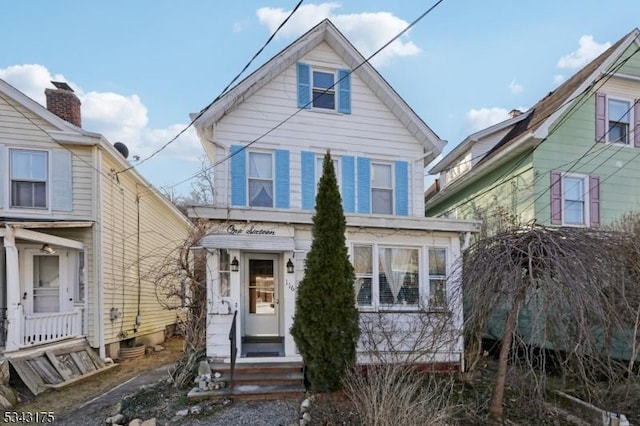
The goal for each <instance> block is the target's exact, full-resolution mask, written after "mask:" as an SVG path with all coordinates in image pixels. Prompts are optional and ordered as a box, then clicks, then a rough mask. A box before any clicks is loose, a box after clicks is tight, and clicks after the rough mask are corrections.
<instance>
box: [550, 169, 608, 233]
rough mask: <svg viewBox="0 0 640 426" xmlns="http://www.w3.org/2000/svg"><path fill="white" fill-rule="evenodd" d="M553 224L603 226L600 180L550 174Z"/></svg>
mask: <svg viewBox="0 0 640 426" xmlns="http://www.w3.org/2000/svg"><path fill="white" fill-rule="evenodd" d="M550 207H551V223H552V224H553V225H567V226H599V225H600V178H599V177H598V176H588V175H581V174H575V173H564V172H561V171H558V170H552V171H551V206H550Z"/></svg>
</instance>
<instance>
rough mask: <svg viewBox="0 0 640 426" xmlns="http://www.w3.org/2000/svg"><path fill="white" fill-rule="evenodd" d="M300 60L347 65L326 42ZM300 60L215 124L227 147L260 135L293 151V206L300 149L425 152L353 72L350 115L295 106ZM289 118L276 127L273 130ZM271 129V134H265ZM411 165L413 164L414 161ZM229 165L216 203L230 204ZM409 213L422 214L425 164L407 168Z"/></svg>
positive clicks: (297, 200) (383, 155)
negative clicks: (320, 111)
mask: <svg viewBox="0 0 640 426" xmlns="http://www.w3.org/2000/svg"><path fill="white" fill-rule="evenodd" d="M300 61H303V62H305V63H308V64H310V65H311V67H312V68H313V67H322V68H327V69H348V68H349V66H348V65H347V64H345V63H344V62H343V61H342V60H341V59H340V58H339V57H338V56H337V55H336V54H335V53H334V52H333V51H332V50H331V48H330V47H329V46H328V45H327V44H326V43H321V44H320V45H318V46H317V47H316V48H314V49H313V50H312V51H310V52H309V53H308V54H306V55H305V56H304V57H303V58H300ZM296 93H297V80H296V64H295V63H294V64H292V65H291V66H290V67H288V68H287V69H285V70H284V71H283V73H282V74H280V75H278V76H276V77H275V78H273V80H271V81H270V82H268V83H267V84H266V85H265V86H264V87H262V88H261V89H259V90H258V91H257V92H256V93H255V94H253V95H252V96H250V97H248V98H247V99H244V101H243V102H242V103H240V104H238V105H237V108H235V109H233V110H231V111H229V112H228V113H227V114H226V115H225V116H224V117H223V118H222V119H221V120H220V121H219V122H218V123H217V124H216V141H217V142H218V143H220V144H221V145H223V146H231V145H243V144H247V143H249V142H250V141H252V140H255V139H257V138H259V137H260V138H261V139H260V141H259V144H258V145H259V146H260V147H261V148H265V149H282V148H284V147H286V149H288V150H289V151H290V152H291V162H290V167H291V169H290V182H291V189H290V190H291V198H290V201H291V208H292V209H299V208H300V206H301V204H302V197H301V188H300V182H301V173H303V172H302V170H301V169H300V152H301V151H303V150H309V149H310V147H323V148H322V150H323V151H324V150H325V148H329V149H330V150H331V155H332V156H335V157H342V156H344V155H349V156H353V157H360V156H362V155H365V153H366V156H368V157H370V158H371V161H372V162H375V161H376V160H378V161H388V162H391V161H395V160H406V159H416V158H420V157H421V156H423V155H424V151H423V146H422V144H421V142H420V141H417V140H416V138H415V137H414V136H413V135H412V133H411V132H410V130H409V129H407V127H406V126H405V125H404V124H403V123H402V122H401V121H400V120H398V118H397V117H396V116H395V115H394V114H393V113H392V112H391V111H390V110H389V108H388V107H387V106H386V105H385V104H384V103H383V102H382V101H381V100H380V98H379V97H378V96H377V95H376V94H375V93H374V92H373V91H372V90H371V89H370V88H369V86H368V85H367V83H366V82H365V81H363V80H362V79H360V77H359V75H358V73H357V72H355V73H353V74H352V75H351V106H352V112H351V114H344V115H341V114H332V113H318V110H312V111H309V110H303V111H300V112H299V113H297V114H295V115H294V116H293V117H290V116H291V115H292V114H293V113H294V112H296V111H297V110H298V108H297V106H296ZM285 119H288V120H287V122H286V123H285V124H284V125H282V126H280V127H279V128H277V129H276V130H275V131H273V128H274V127H275V126H276V125H278V124H279V123H281V122H282V121H283V120H285ZM269 131H271V133H269V134H267V135H266V136H265V134H266V133H267V132H269ZM215 155H216V157H215V160H216V161H218V160H221V159H222V158H224V155H225V153H224V152H223V150H222V149H220V148H216V153H215ZM411 165H413V164H411ZM228 167H229V165H228V164H227V163H226V162H223V163H222V164H221V165H220V167H216V168H215V169H214V173H215V179H214V181H215V185H216V188H215V189H216V191H215V205H216V206H218V207H222V206H226V205H228V202H229V201H228V200H230V197H229V187H228V185H229V181H228V179H227V176H228V174H229V169H228ZM409 170H410V175H409V177H408V181H409V188H410V189H409V197H408V199H409V216H419V217H423V216H424V197H423V189H424V182H423V168H422V167H421V166H420V167H409Z"/></svg>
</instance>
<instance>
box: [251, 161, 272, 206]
mask: <svg viewBox="0 0 640 426" xmlns="http://www.w3.org/2000/svg"><path fill="white" fill-rule="evenodd" d="M248 186H249V205H250V206H253V207H273V159H272V155H271V153H266V152H249V185H248Z"/></svg>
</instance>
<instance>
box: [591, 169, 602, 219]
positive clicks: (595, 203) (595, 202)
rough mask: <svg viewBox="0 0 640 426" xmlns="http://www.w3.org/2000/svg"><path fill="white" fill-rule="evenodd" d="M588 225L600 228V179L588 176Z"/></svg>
mask: <svg viewBox="0 0 640 426" xmlns="http://www.w3.org/2000/svg"><path fill="white" fill-rule="evenodd" d="M589 224H590V225H591V226H593V227H598V226H600V178H599V177H598V176H589Z"/></svg>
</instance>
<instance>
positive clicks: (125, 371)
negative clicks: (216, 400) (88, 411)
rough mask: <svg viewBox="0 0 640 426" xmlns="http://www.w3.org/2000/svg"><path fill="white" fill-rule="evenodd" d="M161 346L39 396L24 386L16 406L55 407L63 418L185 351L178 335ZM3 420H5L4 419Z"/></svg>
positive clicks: (20, 408)
mask: <svg viewBox="0 0 640 426" xmlns="http://www.w3.org/2000/svg"><path fill="white" fill-rule="evenodd" d="M161 346H163V347H164V348H165V349H164V350H162V351H159V352H152V353H150V354H145V355H144V356H142V357H139V358H135V359H128V360H122V361H121V362H118V366H117V367H114V368H112V369H110V370H108V371H106V372H104V373H101V374H97V375H95V376H92V377H89V378H87V379H85V380H83V381H81V382H79V383H75V384H73V385H70V386H67V387H65V388H62V389H59V390H52V391H47V392H44V393H42V394H40V395H38V396H37V397H34V396H33V395H31V394H30V393H29V392H28V391H27V390H26V389H25V390H22V392H21V393H20V398H21V403H20V404H18V406H16V407H14V409H13V410H14V411H18V412H35V411H39V412H42V411H51V412H53V413H54V414H55V417H56V418H61V417H63V416H64V415H65V414H67V413H68V412H70V411H71V410H73V409H75V408H76V407H79V406H81V405H82V404H84V403H86V402H88V401H90V400H92V399H93V398H95V397H96V396H98V395H102V394H104V393H106V392H107V391H109V390H111V389H113V388H114V387H116V386H118V385H120V384H122V383H124V382H126V381H127V380H129V379H131V378H132V377H135V376H137V375H139V374H141V373H144V372H147V371H150V370H153V369H156V368H158V367H159V366H162V365H166V364H171V363H173V362H175V361H176V360H177V359H178V358H179V357H180V356H181V355H182V347H183V339H182V337H179V336H174V337H171V338H169V339H167V340H166V341H165V342H164V343H163V344H162V345H161ZM185 392H186V391H185ZM0 422H2V420H1V419H0Z"/></svg>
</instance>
